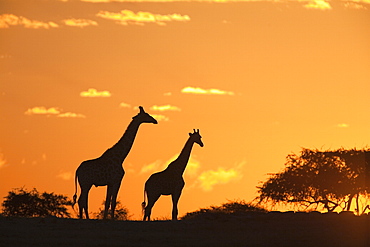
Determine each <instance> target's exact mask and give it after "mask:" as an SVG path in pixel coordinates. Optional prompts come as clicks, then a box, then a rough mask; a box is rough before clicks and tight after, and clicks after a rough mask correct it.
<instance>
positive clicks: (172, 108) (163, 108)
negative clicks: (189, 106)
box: [150, 105, 181, 111]
mask: <svg viewBox="0 0 370 247" xmlns="http://www.w3.org/2000/svg"><path fill="white" fill-rule="evenodd" d="M150 109H151V110H153V111H181V109H180V108H179V107H177V106H172V105H162V106H157V105H153V106H152V107H150Z"/></svg>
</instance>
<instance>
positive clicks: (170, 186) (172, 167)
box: [141, 129, 203, 221]
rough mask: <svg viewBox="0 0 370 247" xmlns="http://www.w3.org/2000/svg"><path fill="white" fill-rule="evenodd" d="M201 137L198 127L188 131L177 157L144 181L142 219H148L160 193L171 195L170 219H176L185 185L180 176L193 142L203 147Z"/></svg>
mask: <svg viewBox="0 0 370 247" xmlns="http://www.w3.org/2000/svg"><path fill="white" fill-rule="evenodd" d="M201 139H202V137H201V136H200V134H199V129H198V130H197V131H196V130H194V133H189V138H188V140H187V141H186V143H185V146H184V148H183V149H182V151H181V153H180V155H179V156H178V158H177V159H176V160H174V161H172V162H171V163H170V164H169V165H168V166H167V168H166V169H165V170H163V171H161V172H157V173H154V174H152V175H151V176H150V177H149V179H148V180H147V181H146V182H145V187H144V202H143V203H142V204H141V205H142V207H143V211H144V219H143V221H145V220H148V221H150V214H151V212H152V208H153V206H154V204H155V202H156V201H157V200H158V198H159V197H160V196H161V195H171V196H172V204H173V208H172V220H177V214H178V209H177V204H178V201H179V199H180V196H181V192H182V189H183V188H184V186H185V182H184V178H183V177H182V175H183V173H184V171H185V168H186V165H187V164H188V161H189V158H190V153H191V150H192V148H193V144H194V143H197V144H199V146H201V147H203V142H202V140H201ZM145 194H146V196H147V198H148V205H147V206H145V205H146V203H145Z"/></svg>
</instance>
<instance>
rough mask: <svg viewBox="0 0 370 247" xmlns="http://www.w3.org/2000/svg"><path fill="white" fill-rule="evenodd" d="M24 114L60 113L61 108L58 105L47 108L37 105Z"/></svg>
mask: <svg viewBox="0 0 370 247" xmlns="http://www.w3.org/2000/svg"><path fill="white" fill-rule="evenodd" d="M24 114H26V115H59V114H60V110H59V109H58V108H56V107H50V108H46V107H43V106H36V107H33V108H30V109H28V110H27V111H26V112H25V113H24Z"/></svg>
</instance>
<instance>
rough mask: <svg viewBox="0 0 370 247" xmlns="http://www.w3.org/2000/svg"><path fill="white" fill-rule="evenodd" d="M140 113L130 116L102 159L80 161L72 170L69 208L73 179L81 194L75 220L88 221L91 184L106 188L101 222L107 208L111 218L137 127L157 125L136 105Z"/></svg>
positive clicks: (106, 214) (74, 198) (75, 196)
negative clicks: (83, 219)
mask: <svg viewBox="0 0 370 247" xmlns="http://www.w3.org/2000/svg"><path fill="white" fill-rule="evenodd" d="M139 108H140V113H139V114H138V115H137V116H135V117H133V119H132V121H131V123H130V124H129V126H128V127H127V129H126V131H125V133H124V134H123V136H122V138H121V139H120V140H119V141H118V142H117V143H116V144H115V145H114V146H113V147H111V148H109V149H108V150H106V151H105V152H104V153H103V154H102V156H100V157H99V158H96V159H92V160H86V161H83V162H82V163H81V164H80V166H79V167H78V168H77V170H76V175H75V187H76V193H75V195H74V196H73V200H74V202H73V205H74V204H75V203H76V199H77V180H78V183H79V184H80V188H81V194H80V197H79V199H78V206H79V217H80V218H82V217H83V212H85V216H86V218H87V219H88V218H89V212H88V194H89V191H90V189H91V187H92V186H93V185H95V186H96V187H98V186H107V196H106V200H105V209H104V219H106V218H107V216H108V211H109V208H110V212H111V218H112V219H113V218H114V210H115V207H116V200H117V194H118V191H119V188H120V186H121V181H122V178H123V176H124V175H125V171H124V169H123V167H122V163H123V161H124V160H125V158H126V156H127V155H128V153H129V152H130V150H131V147H132V145H133V143H134V140H135V137H136V134H137V132H138V129H139V126H140V124H142V123H153V124H157V121H156V120H155V119H154V118H153V117H152V116H150V115H149V114H148V113H146V112H145V111H144V109H143V108H142V107H141V106H140V107H139Z"/></svg>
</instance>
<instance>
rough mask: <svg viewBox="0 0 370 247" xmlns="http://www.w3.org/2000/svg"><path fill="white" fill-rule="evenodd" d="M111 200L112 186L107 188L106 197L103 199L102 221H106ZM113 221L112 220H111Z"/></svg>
mask: <svg viewBox="0 0 370 247" xmlns="http://www.w3.org/2000/svg"><path fill="white" fill-rule="evenodd" d="M111 200H112V186H110V185H108V186H107V197H106V198H105V207H104V217H103V219H107V217H108V212H109V208H110V206H111ZM112 219H113V218H112Z"/></svg>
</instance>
